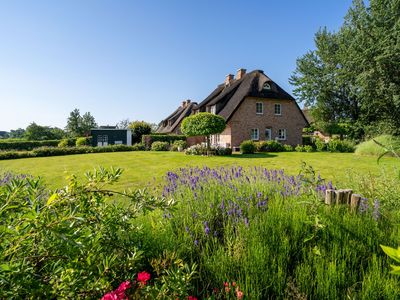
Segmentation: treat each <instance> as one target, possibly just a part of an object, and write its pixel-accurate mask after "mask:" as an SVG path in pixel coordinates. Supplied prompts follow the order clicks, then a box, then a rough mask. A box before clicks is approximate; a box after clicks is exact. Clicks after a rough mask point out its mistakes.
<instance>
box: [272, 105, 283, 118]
mask: <svg viewBox="0 0 400 300" xmlns="http://www.w3.org/2000/svg"><path fill="white" fill-rule="evenodd" d="M277 107H279V113H277V112H276V108H277ZM274 114H275V115H276V116H281V115H282V104H280V103H275V105H274Z"/></svg>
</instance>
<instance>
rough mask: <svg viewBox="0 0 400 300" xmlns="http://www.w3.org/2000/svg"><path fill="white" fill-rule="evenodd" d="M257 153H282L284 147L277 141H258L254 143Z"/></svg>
mask: <svg viewBox="0 0 400 300" xmlns="http://www.w3.org/2000/svg"><path fill="white" fill-rule="evenodd" d="M255 145H256V151H257V152H284V151H285V147H284V146H283V145H282V144H281V143H279V142H277V141H273V140H271V141H259V142H256V143H255Z"/></svg>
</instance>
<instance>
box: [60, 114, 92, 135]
mask: <svg viewBox="0 0 400 300" xmlns="http://www.w3.org/2000/svg"><path fill="white" fill-rule="evenodd" d="M95 127H97V123H96V120H95V118H94V117H93V116H92V115H91V114H90V112H86V113H84V114H83V116H81V114H80V112H79V109H77V108H75V109H74V110H73V111H71V113H70V114H69V117H68V119H67V126H66V127H65V130H66V132H67V133H68V135H69V136H73V137H77V136H84V135H86V136H87V135H89V134H90V130H91V129H92V128H95Z"/></svg>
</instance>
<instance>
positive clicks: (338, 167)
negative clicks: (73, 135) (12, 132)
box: [0, 151, 400, 190]
mask: <svg viewBox="0 0 400 300" xmlns="http://www.w3.org/2000/svg"><path fill="white" fill-rule="evenodd" d="M302 161H304V162H306V163H307V164H308V165H311V166H313V167H314V169H315V170H317V171H319V172H320V173H321V176H322V177H324V178H327V179H330V180H333V181H334V182H335V183H340V182H343V179H344V177H345V176H346V175H347V174H349V173H356V174H372V175H378V174H380V173H381V171H382V170H384V169H385V170H386V173H387V174H389V175H390V174H394V173H395V172H396V170H397V169H399V168H400V162H399V161H398V160H396V159H395V158H390V157H388V158H384V159H382V160H381V162H380V164H379V165H378V164H377V161H376V158H374V157H363V156H356V155H353V154H348V153H326V152H316V153H297V152H282V153H271V154H253V155H240V154H234V155H232V156H226V157H220V156H218V157H216V156H215V157H201V156H188V155H185V154H183V153H178V152H144V151H137V152H118V153H96V154H82V155H80V154H79V155H70V156H56V157H38V158H27V159H16V160H5V161H0V172H2V171H13V172H15V173H24V174H31V175H34V176H41V177H43V179H44V181H45V183H46V184H47V185H48V186H50V187H52V188H56V187H60V186H63V185H64V184H65V177H66V176H67V175H70V174H83V173H84V172H86V171H88V170H92V169H93V168H95V167H98V166H103V167H111V166H114V167H120V168H123V169H124V176H123V177H122V179H121V181H120V182H119V183H118V185H117V186H116V188H117V189H119V190H123V189H124V188H141V187H143V186H144V185H146V184H148V183H149V182H153V178H155V179H156V180H157V181H159V180H161V179H162V178H163V177H164V176H165V174H166V172H167V171H170V170H176V169H178V168H180V167H185V166H209V167H216V166H231V165H236V166H238V165H240V166H243V167H247V166H262V167H266V168H269V169H284V170H285V171H286V172H287V173H288V174H298V172H299V170H300V168H301V163H302Z"/></svg>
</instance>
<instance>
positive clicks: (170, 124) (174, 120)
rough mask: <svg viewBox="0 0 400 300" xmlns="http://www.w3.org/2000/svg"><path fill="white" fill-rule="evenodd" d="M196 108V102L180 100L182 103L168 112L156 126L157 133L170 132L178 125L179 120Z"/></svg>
mask: <svg viewBox="0 0 400 300" xmlns="http://www.w3.org/2000/svg"><path fill="white" fill-rule="evenodd" d="M196 108H197V103H196V102H191V101H190V100H186V101H183V102H182V105H181V106H179V107H178V108H177V109H176V110H175V111H174V112H173V113H172V114H170V115H169V116H168V117H167V118H165V119H164V120H162V121H161V122H160V125H159V127H158V128H157V131H156V132H158V133H172V132H174V131H175V130H176V129H177V127H178V126H179V125H180V123H181V121H182V120H183V119H184V118H185V117H187V116H190V115H191V114H192V112H193V110H194V109H196Z"/></svg>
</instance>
